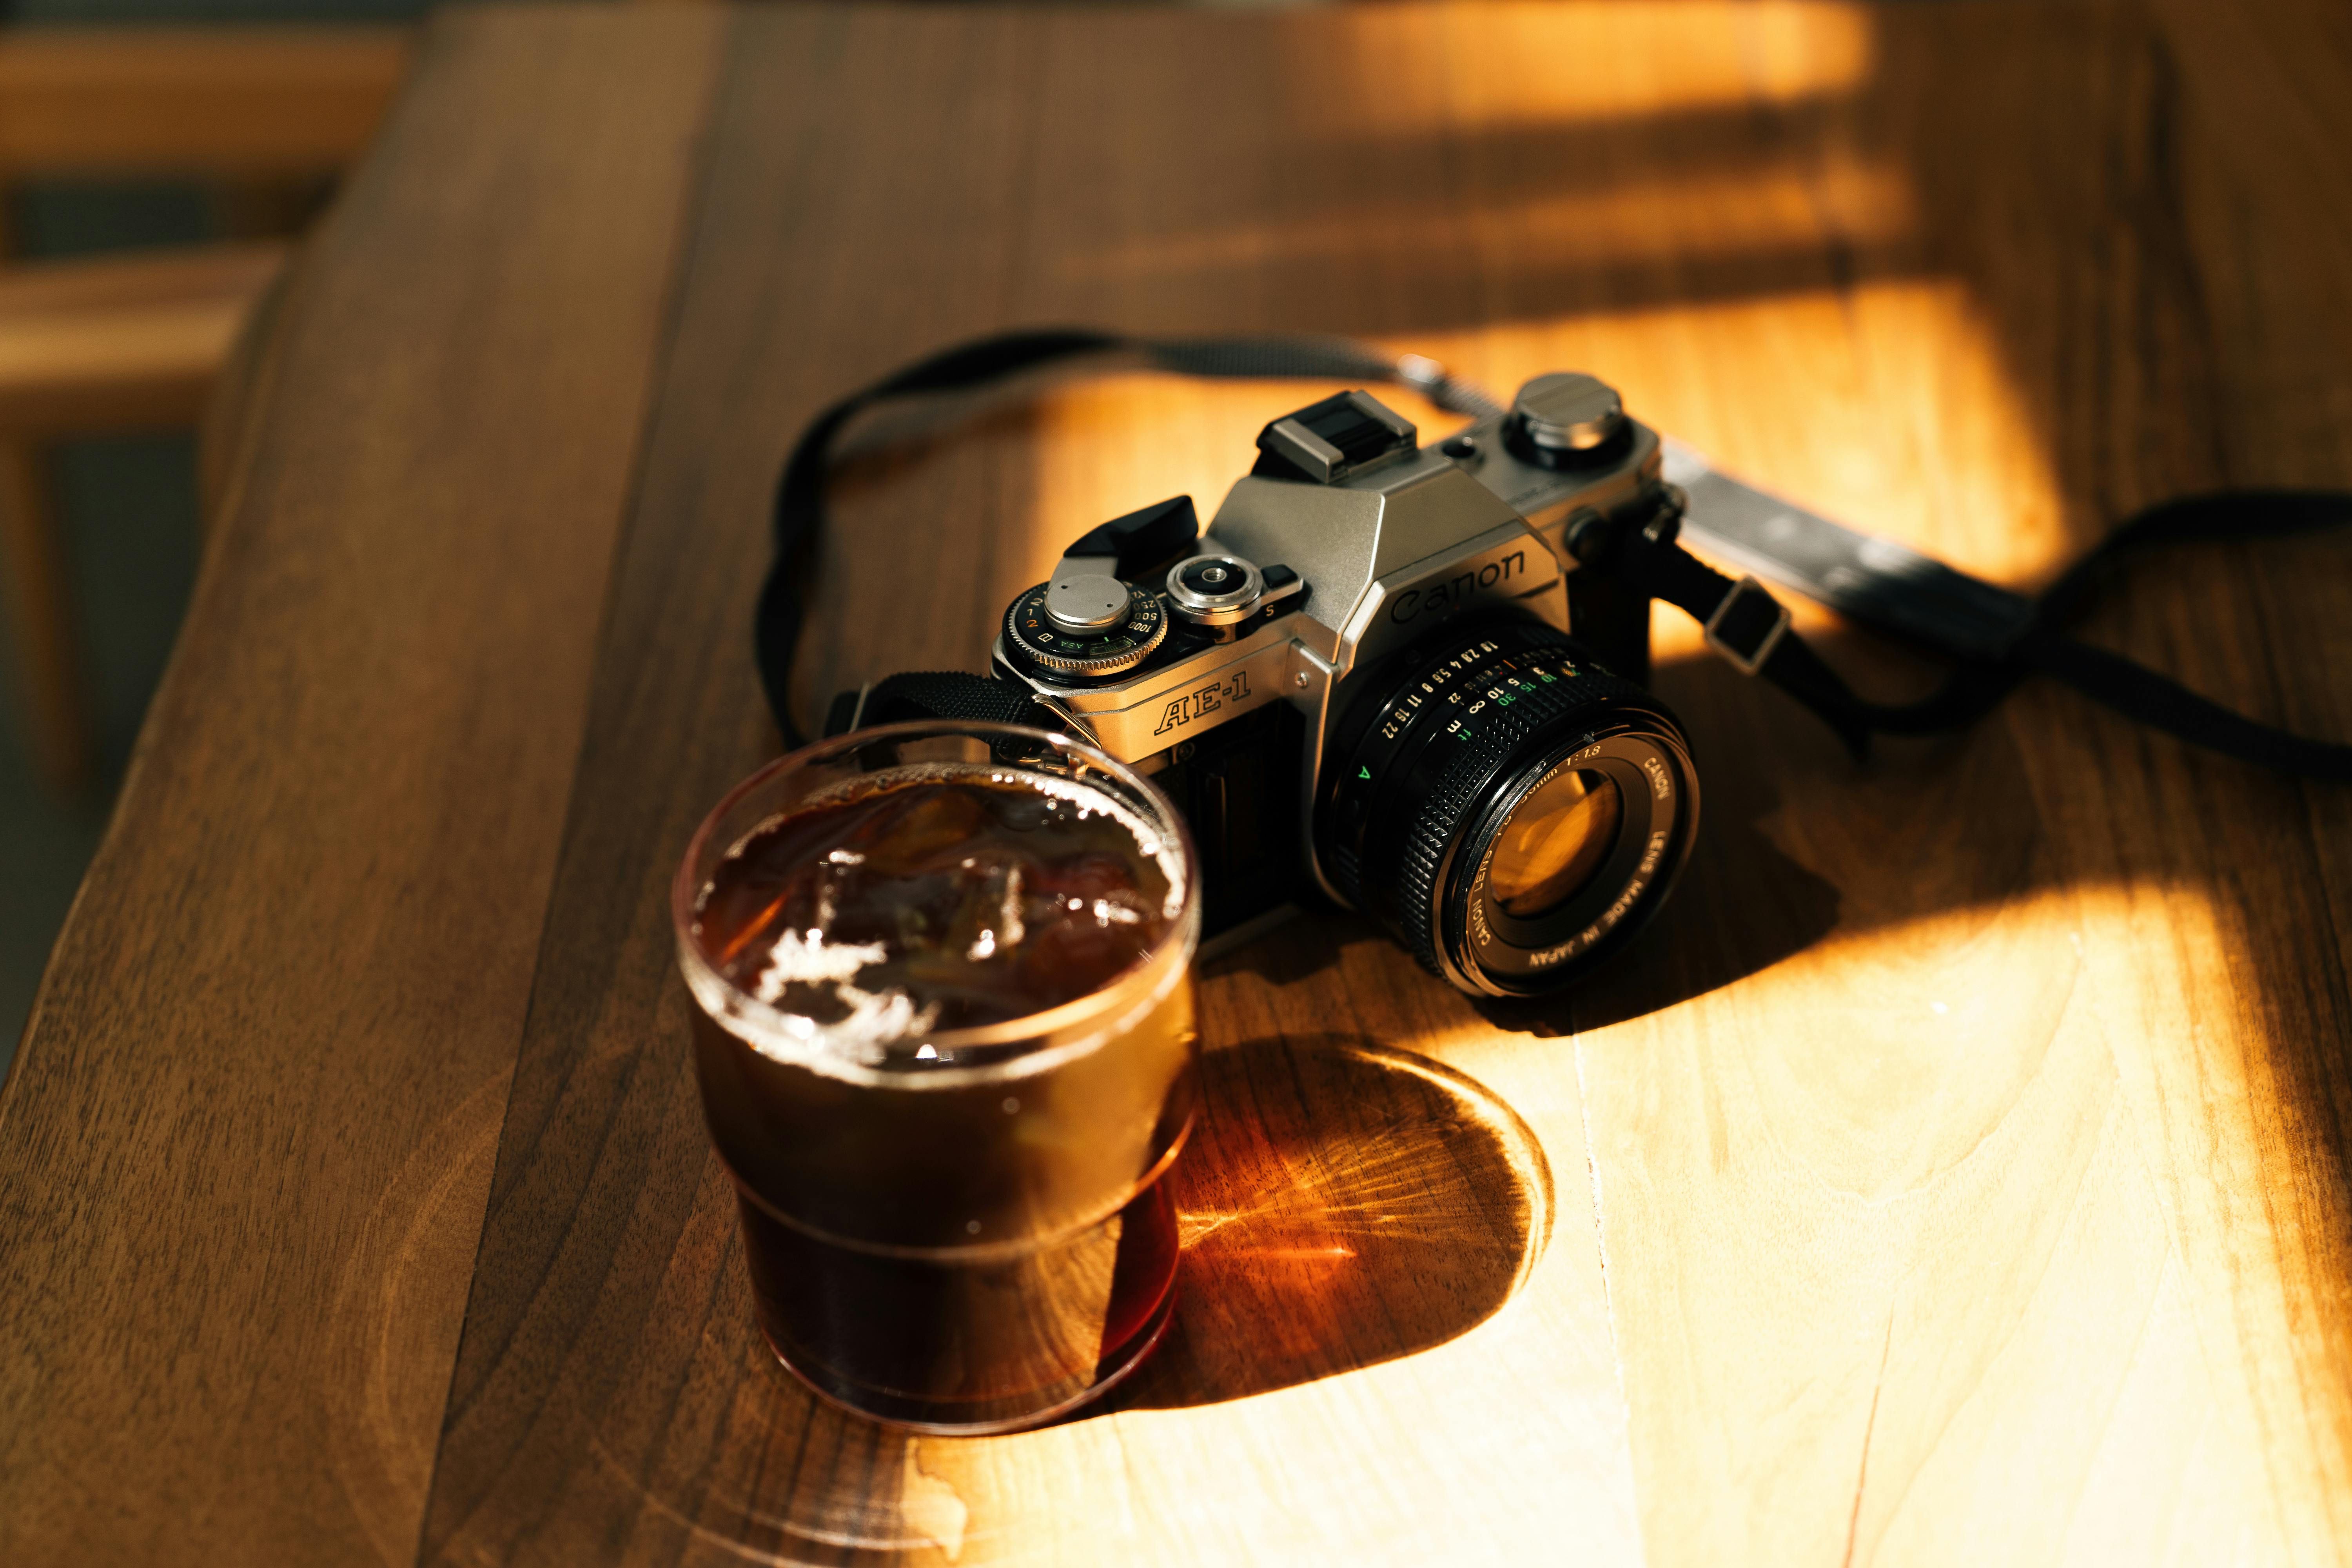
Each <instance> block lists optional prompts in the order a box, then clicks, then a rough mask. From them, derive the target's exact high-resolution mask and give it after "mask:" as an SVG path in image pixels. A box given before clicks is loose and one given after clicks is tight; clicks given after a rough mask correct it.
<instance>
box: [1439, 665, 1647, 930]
mask: <svg viewBox="0 0 2352 1568" xmlns="http://www.w3.org/2000/svg"><path fill="white" fill-rule="evenodd" d="M1527 660H1528V656H1526V655H1521V656H1520V657H1519V658H1518V660H1517V661H1516V662H1518V663H1522V664H1524V663H1526V662H1527ZM1501 662H1502V660H1501V659H1499V658H1498V659H1497V660H1496V663H1497V664H1498V665H1499V664H1500V663H1501ZM1514 674H1517V672H1516V671H1512V670H1507V669H1500V668H1498V669H1496V671H1495V673H1494V674H1493V675H1492V676H1490V677H1488V679H1487V680H1486V686H1487V687H1488V688H1489V689H1491V688H1493V687H1495V686H1496V685H1497V684H1498V683H1499V682H1500V681H1502V680H1504V679H1508V678H1509V677H1511V676H1512V675H1514ZM1519 680H1520V684H1521V687H1522V689H1525V688H1528V687H1530V686H1531V687H1532V689H1528V690H1525V694H1524V695H1519V696H1517V697H1516V700H1513V701H1512V702H1510V703H1509V704H1508V705H1507V706H1503V707H1501V708H1500V710H1499V712H1497V713H1496V717H1495V718H1493V719H1491V720H1489V721H1487V722H1486V724H1485V725H1484V726H1483V727H1482V728H1481V730H1480V731H1479V732H1478V733H1476V734H1475V735H1473V736H1472V737H1471V738H1470V740H1468V741H1467V742H1455V743H1454V744H1455V754H1454V756H1453V758H1452V759H1450V760H1449V761H1446V762H1444V763H1442V764H1441V767H1442V771H1441V772H1440V773H1438V775H1437V778H1436V781H1435V784H1434V785H1433V787H1432V788H1431V789H1430V791H1429V794H1428V796H1427V798H1426V799H1425V800H1423V803H1422V805H1421V809H1420V810H1419V811H1417V812H1415V813H1414V814H1413V819H1412V826H1411V827H1410V828H1408V829H1407V830H1406V832H1405V833H1404V834H1403V835H1402V847H1403V853H1402V858H1401V862H1400V864H1399V866H1398V868H1397V878H1396V889H1397V890H1396V898H1397V908H1396V916H1397V920H1398V922H1399V924H1401V925H1402V927H1403V931H1404V935H1405V939H1406V945H1407V946H1408V947H1409V948H1410V949H1411V951H1412V954H1413V956H1414V957H1415V958H1418V959H1419V960H1420V961H1421V962H1422V963H1423V966H1424V967H1426V968H1427V969H1428V970H1429V971H1430V972H1431V973H1444V970H1443V968H1442V966H1441V964H1440V963H1439V955H1438V951H1437V932H1436V926H1435V919H1436V913H1437V901H1438V897H1437V896H1438V891H1439V889H1440V887H1441V879H1442V876H1443V873H1444V868H1445V864H1446V861H1447V859H1448V858H1449V856H1450V855H1451V853H1452V852H1453V850H1454V847H1456V846H1457V845H1459V844H1460V842H1461V841H1462V839H1463V838H1464V837H1465V835H1467V833H1468V832H1469V830H1470V827H1471V826H1472V824H1471V822H1470V818H1471V817H1472V816H1473V815H1475V812H1476V811H1477V809H1478V807H1479V805H1480V800H1481V797H1482V796H1483V795H1485V794H1486V791H1487V790H1488V789H1489V788H1490V787H1491V786H1492V785H1493V784H1494V782H1495V779H1496V774H1497V773H1501V772H1502V771H1504V770H1505V769H1506V768H1507V767H1509V766H1510V764H1511V763H1512V762H1513V760H1514V753H1516V752H1518V751H1519V749H1520V748H1521V747H1522V746H1524V745H1525V744H1526V742H1528V739H1529V738H1530V737H1532V736H1534V735H1535V734H1537V733H1538V731H1542V730H1543V729H1545V728H1547V727H1548V726H1550V725H1552V724H1554V723H1555V722H1556V721H1559V720H1562V719H1568V718H1570V717H1572V716H1573V715H1575V714H1576V713H1578V712H1579V711H1580V710H1595V711H1594V712H1593V713H1592V724H1593V727H1595V728H1599V727H1600V726H1601V725H1604V724H1606V723H1607V722H1608V721H1609V717H1610V715H1609V712H1608V711H1607V710H1600V706H1599V705H1600V704H1602V703H1604V702H1607V701H1610V700H1612V699H1613V700H1617V701H1619V702H1621V703H1634V704H1640V705H1643V706H1647V704H1648V696H1647V694H1646V693H1645V692H1643V690H1642V689H1641V688H1639V687H1637V686H1634V685H1633V684H1632V683H1630V682H1627V681H1623V680H1620V679H1617V678H1616V677H1614V676H1609V675H1572V676H1567V677H1556V678H1555V679H1553V680H1552V681H1551V682H1549V683H1546V682H1543V681H1541V680H1540V679H1535V678H1531V677H1528V676H1526V675H1520V676H1519ZM1489 711H1495V710H1492V709H1490V710H1489ZM1571 728H1573V726H1566V725H1564V726H1562V730H1563V731H1567V730H1568V729H1571ZM1445 743H1446V742H1444V741H1443V740H1440V741H1437V742H1433V744H1440V745H1442V744H1445ZM1530 760H1532V759H1530Z"/></svg>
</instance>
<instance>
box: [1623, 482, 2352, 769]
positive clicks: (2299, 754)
mask: <svg viewBox="0 0 2352 1568" xmlns="http://www.w3.org/2000/svg"><path fill="white" fill-rule="evenodd" d="M2347 524H2352V494H2345V493H2343V492H2339V491H2331V490H2238V491H2224V492H2221V493H2219V494H2214V495H2203V496H2189V497H2184V498H2181V499H2179V500H2170V501H2166V502H2163V503H2161V504H2159V505H2157V506H2154V507H2150V508H2149V509H2148V510H2146V511H2144V512H2141V513H2140V514H2138V515H2137V517H2134V518H2133V519H2132V520H2131V521H2128V522H2126V523H2125V524H2124V525H2123V526H2121V527H2119V528H2117V529H2116V531H2114V532H2113V533H2112V534H2110V535H2109V536H2108V537H2107V538H2106V539H2105V541H2103V542H2101V543H2100V544H2099V545H2098V546H2096V547H2095V549H2093V550H2092V551H2091V552H2089V553H2088V554H2086V555H2084V557H2083V558H2082V559H2081V560H2079V561H2077V562H2076V563H2074V565H2073V566H2072V567H2070V568H2068V569H2067V572H2066V574H2065V575H2063V576H2062V577H2061V578H2060V579H2059V580H2058V581H2057V583H2056V584H2053V586H2052V587H2051V589H2050V590H2049V592H2047V593H2046V594H2044V595H2042V597H2041V598H2040V599H2039V600H2037V601H2036V602H2035V604H2034V607H2033V614H2032V617H2031V619H2029V620H2028V621H2027V623H2026V625H2025V626H2024V628H2023V630H2022V631H2021V632H2020V634H2019V635H2018V636H2017V637H2016V638H2015V639H2014V641H2012V642H2011V645H2010V647H2008V649H2007V650H2006V651H2005V653H2004V654H2003V655H2002V656H2001V657H2000V658H1955V660H1954V664H1953V669H1952V673H1951V674H1950V676H1948V678H1947V679H1946V680H1945V682H1944V684H1943V685H1942V686H1941V687H1940V688H1938V689H1937V690H1936V691H1935V692H1934V693H1933V694H1932V695H1930V696H1928V697H1927V698H1924V699H1922V700H1919V701H1916V702H1911V703H1903V704H1895V705H1889V704H1883V703H1876V702H1870V701H1866V700H1864V699H1862V698H1861V697H1859V696H1857V695H1855V693H1854V691H1853V689H1852V688H1851V687H1849V686H1848V685H1847V684H1846V683H1845V681H1844V679H1843V678H1841V677H1840V676H1839V675H1838V674H1837V672H1836V671H1835V670H1833V669H1832V668H1830V667H1829V665H1828V664H1826V663H1825V662H1823V661H1822V658H1821V657H1820V656H1819V655H1818V654H1816V653H1815V652H1814V651H1813V650H1812V649H1811V647H1808V646H1807V645H1806V644H1805V642H1804V641H1803V639H1802V638H1801V637H1797V636H1795V635H1794V634H1784V635H1782V636H1781V637H1779V639H1778V640H1777V641H1776V642H1775V643H1774V644H1773V646H1772V647H1771V648H1770V650H1769V655H1768V657H1766V658H1764V659H1763V660H1762V662H1761V663H1760V664H1759V667H1758V668H1757V670H1756V673H1757V674H1759V675H1761V676H1763V677H1764V678H1765V679H1769V680H1770V681H1771V682H1772V683H1773V684H1775V685H1777V686H1779V687H1780V688H1781V689H1783V690H1785V691H1787V692H1788V693H1789V694H1790V696H1792V697H1794V698H1796V699H1797V700H1799V701H1800V702H1802V703H1803V704H1804V705H1805V706H1806V707H1808V708H1810V709H1811V710H1813V711H1814V712H1815V713H1817V714H1819V715H1820V716H1821V717H1822V720H1823V721H1825V722H1826V723H1828V724H1829V725H1830V727H1831V728H1832V729H1833V730H1835V731H1837V732H1838V734H1839V735H1840V736H1841V737H1842V738H1843V740H1844V741H1845V742H1846V744H1847V745H1848V746H1849V747H1851V748H1852V749H1853V751H1854V752H1855V753H1856V754H1857V755H1860V754H1864V753H1865V752H1867V751H1868V749H1869V741H1870V736H1871V735H1872V734H1873V733H1878V734H1888V735H1929V734H1939V733H1942V732H1945V731H1952V730H1958V729H1964V728H1966V727H1967V726H1968V725H1969V724H1971V723H1974V722H1975V721H1977V720H1979V719H1980V718H1982V717H1983V716H1984V715H1985V714H1986V713H1987V712H1989V711H1990V710H1992V708H1993V707H1995V706H1996V705H1997V704H1998V703H2000V700H2001V699H2002V698H2004V697H2007V696H2008V695H2009V694H2010V692H2011V691H2012V690H2014V689H2016V688H2017V686H2018V683H2019V682H2021V681H2022V680H2024V679H2027V678H2028V677H2029V676H2032V675H2045V676H2048V677H2050V678H2051V679H2054V680H2058V681H2061V682H2063V683H2064V684H2065V685H2068V686H2071V687H2073V688H2074V689H2075V690H2077V691H2079V692H2081V693H2083V695H2084V696H2085V697H2088V698H2090V699H2092V700H2094V701H2097V702H2103V703H2105V704H2106V705H2107V706H2108V707H2110V708H2113V709H2114V710H2116V711H2117V712H2119V713H2122V714H2124V715H2125V716H2126V717H2127V718H2131V719H2135V720H2137V721H2139V722H2141V723H2143V724H2146V725H2148V726H2149V727H2150V728H2152V729H2157V730H2161V731H2164V732H2165V733H2167V734H2168V735H2173V736H2176V737H2178V738H2179V739H2180V740H2183V741H2187V742H2189V743H2190V744H2192V745H2198V746H2203V747H2205V748H2206V749H2208V750H2210V751H2215V752H2221V753H2222V754H2223V755H2224V756H2230V757H2235V758H2237V759H2238V760H2239V761H2241V762H2247V763H2254V764H2255V765H2257V766H2259V767H2266V768H2274V769H2277V770H2278V771H2280V772H2282V773H2299V774H2302V775H2303V776H2305V777H2306V778H2315V779H2324V780H2326V781H2329V782H2332V783H2339V784H2340V783H2352V746H2347V745H2340V744H2337V743H2336V742H2327V741H2316V740H2313V739H2310V738H2309V737H2307V736H2303V735H2297V734H2294V733H2293V732H2292V731H2286V730H2282V729H2279V728H2277V727H2276V726H2274V725H2270V724H2263V723H2258V722H2256V721H2253V720H2252V719H2249V718H2247V717H2246V716H2245V715H2244V714H2242V713H2238V712H2234V711H2232V710H2230V709H2227V708H2224V707H2222V706H2221V704H2220V703H2218V702H2215V701H2213V700H2210V698H2205V697H2200V696H2199V695H2198V694H2197V693H2195V692H2193V691H2191V690H2189V689H2188V688H2187V687H2184V686H2182V685H2180V684H2179V682H2178V681H2175V680H2172V679H2169V678H2168V677H2166V676H2163V675H2159V674H2158V673H2157V672H2156V671H2155V670H2152V669H2149V668H2147V667H2146V666H2144V665H2140V664H2137V663H2134V662H2133V661H2132V660H2130V659H2127V658H2124V657H2123V656H2122V655H2120V654H2116V653H2110V652H2108V651H2107V650H2106V649H2105V648H2101V647H2093V646H2092V645H2091V644H2088V643H2084V642H2081V641H2078V640H2076V639H2075V638H2074V637H2069V636H2067V635H2066V632H2065V629H2064V628H2065V627H2066V626H2067V625H2069V624H2070V623H2071V622H2072V621H2074V620H2075V619H2077V618H2079V616H2081V614H2082V613H2083V611H2084V608H2085V607H2086V606H2087V605H2088V603H2089V601H2090V597H2091V593H2092V590H2093V589H2094V588H2095V586H2096V585H2097V584H2098V583H2099V582H2100V581H2101V580H2102V579H2103V578H2105V576H2107V575H2108V574H2111V573H2112V572H2113V571H2114V569H2115V568H2116V566H2117V565H2119V564H2120V563H2122V562H2123V561H2124V560H2125V559H2126V558H2127V557H2128V556H2130V555H2132V554H2135V553H2138V552H2145V551H2147V550H2150V549H2153V548H2156V547H2159V546H2163V545H2170V544H2183V543H2189V542H2211V541H2217V540H2249V539H2261V538H2277V537H2282V536H2285V535H2289V534H2295V533H2307V532H2311V531H2316V530H2319V529H2323V528H2334V527H2342V526H2345V525H2347ZM1606 564H1607V565H1608V566H1609V567H1610V568H1611V569H1613V570H1617V571H1621V572H1622V573H1623V574H1625V576H1626V577H1627V578H1628V579H1629V580H1630V581H1631V582H1632V583H1633V584H1634V585H1635V586H1636V587H1638V588H1640V589H1641V590H1642V591H1643V592H1645V593H1648V594H1650V595H1654V596H1655V597H1657V598H1661V599H1664V600H1665V601H1666V602H1667V603H1669V604H1671V605H1675V606H1676V607H1678V608H1680V609H1682V610H1683V611H1685V612H1686V613H1687V614H1689V615H1690V616H1694V617H1695V618H1696V619H1697V620H1699V621H1700V622H1702V623H1711V622H1713V621H1714V620H1715V619H1716V617H1717V615H1718V613H1719V612H1721V611H1722V610H1723V608H1724V606H1725V605H1726V603H1727V601H1729V600H1731V599H1732V598H1733V596H1734V595H1739V594H1742V593H1743V592H1744V593H1746V594H1748V595H1758V596H1761V597H1764V598H1766V599H1767V601H1768V602H1769V595H1764V594H1763V590H1762V589H1761V587H1760V586H1759V585H1758V584H1756V583H1755V582H1754V581H1753V580H1752V579H1750V580H1748V581H1746V582H1744V583H1742V582H1735V581H1734V580H1733V579H1731V578H1730V577H1727V576H1726V575H1725V574H1722V573H1720V572H1718V571H1717V570H1715V568H1713V567H1711V566H1709V565H1707V564H1706V563H1704V562H1702V561H1700V560H1698V559H1697V558H1696V557H1695V556H1693V555H1692V554H1690V553H1689V552H1687V551H1685V550H1684V549H1683V548H1682V547H1681V546H1680V544H1679V543H1677V542H1675V540H1674V538H1673V536H1672V531H1671V530H1670V529H1668V530H1664V531H1654V532H1648V533H1645V532H1641V531H1633V532H1629V533H1628V534H1627V536H1626V537H1625V538H1624V539H1623V540H1622V542H1618V543H1617V545H1616V548H1615V552H1614V554H1613V556H1612V557H1611V558H1610V559H1609V560H1608V562H1607V563H1606ZM1935 651H1938V652H1949V650H1948V649H1937V650H1935Z"/></svg>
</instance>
